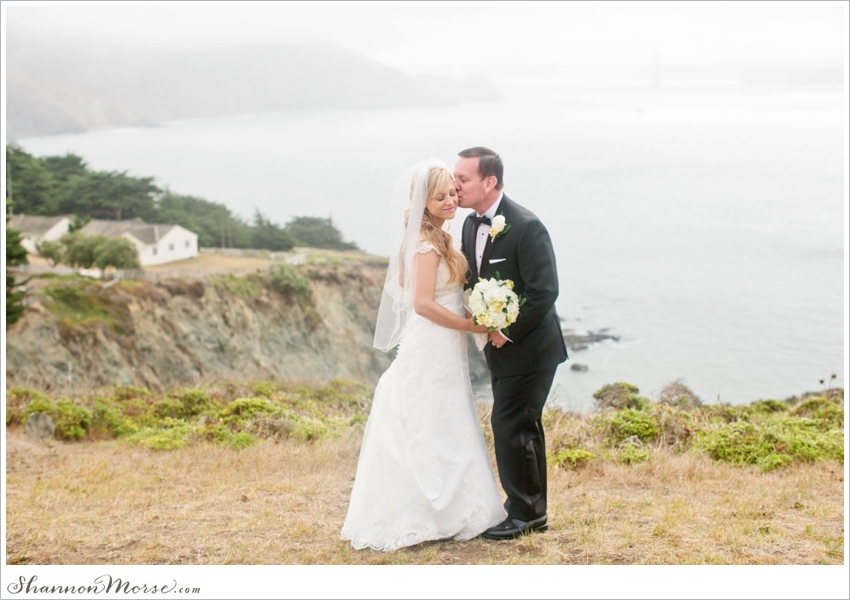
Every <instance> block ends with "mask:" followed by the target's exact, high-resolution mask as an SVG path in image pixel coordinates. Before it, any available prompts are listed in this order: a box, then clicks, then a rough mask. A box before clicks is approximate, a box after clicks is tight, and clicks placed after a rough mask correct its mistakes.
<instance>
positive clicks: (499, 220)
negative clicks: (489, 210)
mask: <svg viewBox="0 0 850 600" xmlns="http://www.w3.org/2000/svg"><path fill="white" fill-rule="evenodd" d="M504 229H505V215H496V216H495V217H493V222H492V223H491V224H490V237H491V238H492V239H494V240H495V239H496V238H497V237H498V236H499V234H500V233H502V231H504Z"/></svg>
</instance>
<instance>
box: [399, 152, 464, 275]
mask: <svg viewBox="0 0 850 600" xmlns="http://www.w3.org/2000/svg"><path fill="white" fill-rule="evenodd" d="M453 181H454V180H453V179H452V174H451V173H449V172H448V171H447V170H445V169H440V168H437V169H431V171H429V173H428V196H427V198H426V201H425V202H426V204H427V203H428V201H430V200H431V199H432V198H434V197H435V196H437V194H439V193H440V192H442V191H443V190H444V189H445V188H446V186H447V185H448V184H449V182H453ZM411 191H412V189H411ZM408 214H409V211H407V212H405V213H404V221H405V223H407V218H408ZM443 227H447V224H446V223H443ZM419 239H420V240H423V241H427V242H430V243H431V244H432V245H433V246H434V248H436V249H437V252H438V253H439V254H440V256H442V257H443V258H444V259H445V261H446V266H447V267H448V268H449V274H450V276H449V283H466V273H467V271H468V270H469V264H468V263H467V262H466V257H465V256H464V255H463V254H461V252H460V251H459V250H456V249H455V247H454V245H453V244H452V236H451V234H450V233H449V232H448V231H447V230H446V229H443V228H442V227H438V226H437V225H435V224H434V221H433V220H432V218H431V214H430V213H429V212H428V209H427V208H426V209H425V213H424V214H423V215H422V225H421V227H420V230H419Z"/></svg>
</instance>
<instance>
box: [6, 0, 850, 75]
mask: <svg viewBox="0 0 850 600" xmlns="http://www.w3.org/2000/svg"><path fill="white" fill-rule="evenodd" d="M811 4H814V3H811ZM4 8H6V10H7V12H6V17H7V19H6V20H5V22H6V27H7V36H8V37H7V39H8V40H10V41H11V42H19V43H24V44H26V43H39V44H44V43H50V44H57V45H60V46H61V45H62V44H66V43H74V42H79V41H81V40H82V39H85V40H89V41H100V42H110V43H121V44H133V45H138V46H145V47H166V48H167V47H183V48H209V47H220V46H232V45H238V44H244V43H257V42H260V43H268V42H272V43H273V42H275V41H286V40H305V39H307V40H310V39H315V40H320V41H325V42H328V41H329V42H333V43H336V44H339V45H341V46H343V47H346V48H348V49H351V50H353V51H355V52H358V53H360V54H362V55H364V56H366V57H368V58H371V59H373V60H376V61H378V62H380V63H383V64H385V65H388V66H392V67H396V68H399V69H401V70H403V71H405V72H408V73H410V74H418V73H425V72H427V73H442V74H447V75H453V76H458V75H465V74H469V73H471V72H476V71H480V72H489V73H490V74H494V73H495V74H498V72H499V69H508V70H509V69H511V68H514V69H515V68H518V67H524V66H561V67H570V66H576V65H584V66H590V67H610V66H620V67H629V66H641V65H647V64H649V63H650V62H651V61H652V60H653V57H654V56H655V55H656V54H658V55H659V56H660V57H661V59H662V60H663V62H664V64H667V65H709V64H721V63H737V64H741V63H751V64H753V63H754V64H766V63H784V64H800V63H810V62H823V61H833V62H835V61H840V60H843V58H844V57H845V53H846V51H845V48H846V39H845V38H846V31H845V23H846V20H847V17H846V8H847V5H846V3H834V4H831V5H806V4H800V5H787V4H785V5H776V4H769V3H758V4H746V5H734V4H732V5H730V4H720V3H711V2H709V3H705V4H697V3H662V4H639V3H632V2H628V3H622V4H621V3H615V2H603V3H599V4H593V5H585V4H577V3H566V4H554V3H544V4H537V5H531V6H529V5H528V4H527V3H524V4H523V5H521V6H520V5H505V4H501V5H496V4H488V3H473V4H466V5H457V4H454V3H452V4H450V5H449V4H436V3H429V4H428V5H426V6H415V5H411V4H406V5H393V4H388V5H380V6H365V5H350V4H349V3H345V4H344V5H329V4H328V3H322V4H320V5H315V6H291V5H269V4H267V3H264V4H262V5H253V6H244V5H240V6H233V5H231V6H221V5H189V6H185V5H184V6H155V5H148V6H126V5H105V6H101V5H99V6H67V5H58V6H39V5H34V6H9V5H8V4H7V5H6V7H4Z"/></svg>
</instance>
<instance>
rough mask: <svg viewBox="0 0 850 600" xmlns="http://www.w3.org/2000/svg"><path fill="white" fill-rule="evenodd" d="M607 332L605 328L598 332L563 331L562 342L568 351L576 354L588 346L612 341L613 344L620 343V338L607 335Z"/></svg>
mask: <svg viewBox="0 0 850 600" xmlns="http://www.w3.org/2000/svg"><path fill="white" fill-rule="evenodd" d="M607 331H608V328H607V327H606V328H604V329H600V330H599V331H584V332H578V331H574V330H572V329H564V330H563V333H564V342H565V343H566V344H567V348H568V349H570V350H573V351H574V352H578V351H579V350H586V349H587V348H588V346H589V345H590V344H595V343H597V342H604V341H605V340H613V341H615V342H619V341H620V336H618V335H611V334H609V333H607Z"/></svg>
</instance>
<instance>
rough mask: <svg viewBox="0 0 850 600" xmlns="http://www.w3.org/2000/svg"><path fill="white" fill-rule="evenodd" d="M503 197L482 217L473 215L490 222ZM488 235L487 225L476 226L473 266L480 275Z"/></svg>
mask: <svg viewBox="0 0 850 600" xmlns="http://www.w3.org/2000/svg"><path fill="white" fill-rule="evenodd" d="M504 195H505V194H504V192H502V193H501V194H499V199H498V200H496V201H495V202H494V203H493V206H491V207H490V208H489V209H487V212H485V213H484V214H483V215H479V214H478V213H475V214H476V215H478V216H479V217H487V218H488V219H490V222H492V221H493V217H495V216H496V211H498V210H499V205H500V204H501V203H502V197H503V196H504ZM488 235H490V226H489V225H487V223H481V224H480V225H479V226H478V234H477V235H476V237H475V264H476V265H478V273H479V274H480V273H481V260H482V259H483V258H484V247H485V246H487V236H488ZM482 335H486V334H482ZM499 335H501V336H502V337H503V338H505V339H506V340H508V341H509V342H511V341H513V340H511V338H509V337H508V336H506V335H505V334H504V333H502V332H501V331H500V332H499Z"/></svg>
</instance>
